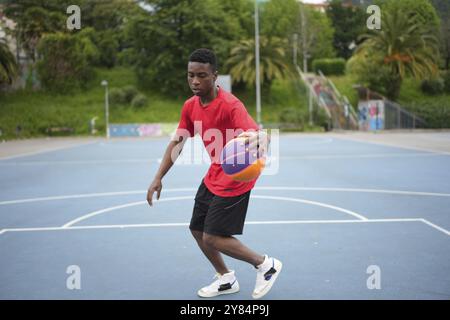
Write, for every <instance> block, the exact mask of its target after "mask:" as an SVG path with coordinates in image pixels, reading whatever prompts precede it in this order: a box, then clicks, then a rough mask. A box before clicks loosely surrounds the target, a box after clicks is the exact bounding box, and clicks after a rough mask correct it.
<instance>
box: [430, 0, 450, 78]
mask: <svg viewBox="0 0 450 320" xmlns="http://www.w3.org/2000/svg"><path fill="white" fill-rule="evenodd" d="M432 3H433V5H434V7H435V9H436V11H437V13H438V15H439V16H440V18H441V54H442V57H443V58H444V60H445V63H444V65H445V69H447V70H448V69H449V65H450V1H448V0H432Z"/></svg>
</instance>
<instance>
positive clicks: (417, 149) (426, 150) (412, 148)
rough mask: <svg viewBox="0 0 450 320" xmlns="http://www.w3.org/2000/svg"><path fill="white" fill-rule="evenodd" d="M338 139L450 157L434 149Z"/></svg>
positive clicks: (348, 138) (350, 138) (355, 139)
mask: <svg viewBox="0 0 450 320" xmlns="http://www.w3.org/2000/svg"><path fill="white" fill-rule="evenodd" d="M334 137H335V138H336V139H341V140H349V141H354V142H360V143H367V144H375V145H379V146H384V147H393V148H399V149H406V150H415V151H425V152H431V153H436V154H441V155H446V156H448V155H450V152H447V151H439V150H432V149H425V148H418V147H410V146H399V145H396V144H389V143H385V142H379V141H366V140H359V139H358V138H352V137H347V136H338V137H337V136H334Z"/></svg>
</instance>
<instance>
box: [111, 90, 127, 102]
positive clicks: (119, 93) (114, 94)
mask: <svg viewBox="0 0 450 320" xmlns="http://www.w3.org/2000/svg"><path fill="white" fill-rule="evenodd" d="M109 101H110V102H111V104H112V105H117V104H124V103H126V102H127V99H126V96H125V91H124V90H122V89H120V88H112V89H111V91H110V92H109Z"/></svg>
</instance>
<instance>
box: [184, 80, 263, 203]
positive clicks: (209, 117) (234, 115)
mask: <svg viewBox="0 0 450 320" xmlns="http://www.w3.org/2000/svg"><path fill="white" fill-rule="evenodd" d="M179 129H184V130H185V132H186V134H188V135H189V136H190V137H193V136H194V135H195V134H197V133H198V134H200V135H201V137H202V140H203V144H204V145H205V148H206V150H207V151H208V153H209V156H210V158H211V166H210V167H209V170H208V172H207V173H206V176H205V177H204V180H203V181H204V183H205V185H206V187H207V188H208V190H209V191H211V192H212V193H214V194H215V195H218V196H221V197H235V196H239V195H241V194H243V193H246V192H247V191H249V190H251V189H252V188H253V187H254V186H255V183H256V179H255V180H252V181H250V182H239V181H235V180H232V179H231V178H229V177H228V176H227V175H226V174H225V173H224V172H223V169H222V166H221V165H220V161H219V160H220V159H219V158H220V152H221V151H222V148H223V147H224V146H225V144H226V143H227V142H228V141H229V140H231V139H233V138H235V137H236V136H237V135H239V134H240V133H242V132H244V131H247V130H251V129H252V130H255V131H257V130H258V125H257V124H256V123H255V121H254V120H253V119H252V117H251V116H250V115H249V114H248V112H247V109H245V107H244V104H243V103H242V102H241V101H240V100H239V99H238V98H236V97H235V96H234V95H232V94H231V93H229V92H226V91H224V90H223V89H221V88H220V87H219V90H218V92H217V97H216V98H215V99H214V100H213V101H211V102H210V103H209V104H208V105H207V106H206V107H205V106H203V105H202V104H201V102H200V98H199V97H198V96H193V97H191V98H190V99H188V100H187V101H186V102H185V103H184V106H183V109H182V110H181V119H180V123H179V125H178V130H177V135H181V134H180V131H179ZM214 129H216V130H214ZM233 130H235V132H234V133H233ZM216 140H217V141H216ZM220 140H221V141H220ZM217 146H219V148H217Z"/></svg>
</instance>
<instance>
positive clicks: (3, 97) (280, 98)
mask: <svg viewBox="0 0 450 320" xmlns="http://www.w3.org/2000/svg"><path fill="white" fill-rule="evenodd" d="M95 74H96V75H95V78H93V79H91V81H90V82H89V85H88V89H87V90H84V91H81V90H79V91H74V92H72V93H66V94H55V93H49V92H45V91H37V92H33V91H27V90H19V91H16V92H12V93H0V129H1V131H2V136H1V137H0V138H1V139H6V140H8V139H15V138H29V137H39V136H47V135H48V134H47V132H46V130H47V128H50V127H69V128H73V129H74V133H73V134H74V135H89V134H90V128H89V122H90V120H91V119H92V118H93V117H97V121H96V129H97V130H98V135H103V133H104V129H105V107H104V88H103V87H102V86H101V85H100V82H101V81H102V80H107V81H108V84H109V88H110V89H112V88H123V87H125V86H128V85H132V86H134V87H136V88H139V86H138V84H137V80H136V77H135V74H134V71H133V70H132V69H130V68H123V67H117V68H114V69H110V70H108V69H98V70H96V73H95ZM141 92H142V93H144V94H145V95H146V96H147V97H148V105H147V106H145V107H142V108H133V107H131V106H130V105H114V104H110V118H109V119H110V123H154V122H178V121H179V118H180V110H181V107H182V105H183V102H184V99H173V98H168V97H165V96H162V95H161V94H159V93H157V92H152V91H149V90H147V91H142V90H141ZM233 93H234V94H235V95H236V96H237V97H238V98H239V99H241V100H242V101H243V102H244V104H245V106H246V107H247V109H248V111H249V113H250V114H251V115H252V116H253V117H254V119H255V120H256V106H255V105H256V104H255V90H254V89H251V90H248V89H244V90H240V91H236V92H233ZM186 98H188V97H186ZM306 105H307V98H306V95H305V91H304V89H303V88H302V87H301V86H300V87H299V86H298V84H297V83H296V82H295V81H292V80H283V81H275V82H274V83H273V85H272V88H271V92H270V93H269V92H266V91H263V92H262V112H261V115H262V121H263V123H278V122H279V118H280V115H281V114H282V113H283V112H285V110H286V109H289V108H295V109H299V110H304V111H305V112H306V108H307V106H306ZM17 126H20V127H21V128H22V130H21V133H20V135H16V127H17ZM306 129H307V130H316V129H317V128H306Z"/></svg>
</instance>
